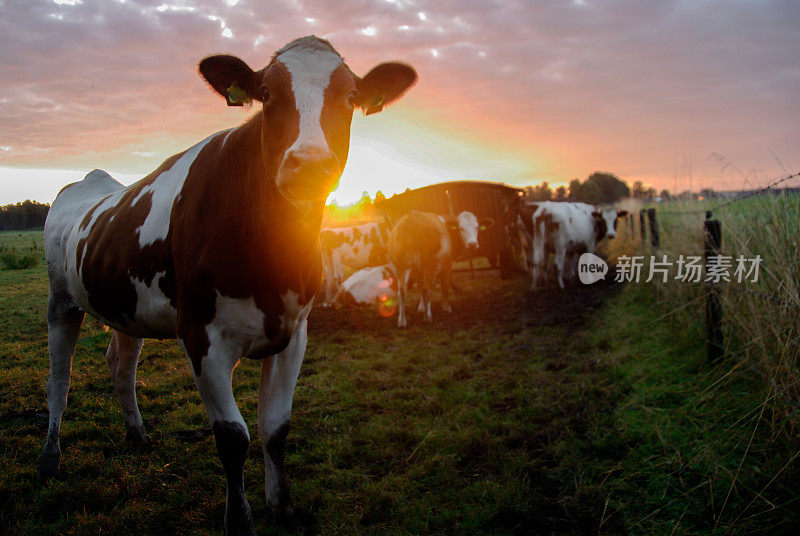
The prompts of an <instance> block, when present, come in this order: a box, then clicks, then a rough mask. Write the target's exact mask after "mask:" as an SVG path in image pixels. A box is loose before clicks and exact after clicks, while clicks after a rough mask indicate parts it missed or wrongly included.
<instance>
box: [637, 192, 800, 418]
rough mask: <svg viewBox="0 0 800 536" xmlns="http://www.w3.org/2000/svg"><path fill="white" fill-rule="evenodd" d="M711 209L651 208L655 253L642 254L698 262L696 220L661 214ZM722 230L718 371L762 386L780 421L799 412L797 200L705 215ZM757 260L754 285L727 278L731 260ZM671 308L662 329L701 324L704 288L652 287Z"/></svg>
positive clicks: (756, 202) (740, 205)
mask: <svg viewBox="0 0 800 536" xmlns="http://www.w3.org/2000/svg"><path fill="white" fill-rule="evenodd" d="M714 204H715V203H714V202H713V201H706V202H694V203H682V204H669V205H666V206H664V205H662V206H660V207H658V210H659V214H660V216H659V219H660V222H659V223H660V230H661V248H660V249H659V251H658V252H655V251H646V252H645V254H654V255H657V256H659V258H660V256H661V255H664V254H666V255H667V256H668V260H670V261H675V260H676V259H677V258H678V256H679V255H684V256H688V255H702V254H703V248H704V231H703V219H704V217H705V214H704V213H703V212H699V213H695V214H669V213H668V212H669V211H679V210H698V209H706V208H713V206H714ZM712 217H713V219H718V220H719V221H720V223H721V227H722V250H721V255H723V256H729V257H731V261H732V268H731V270H730V276H731V277H730V281H729V282H723V284H722V285H720V286H718V289H719V291H720V296H721V302H722V307H723V333H724V342H723V346H724V349H725V355H726V357H725V363H726V365H725V366H728V367H730V368H731V369H735V368H742V369H746V370H747V371H748V372H749V373H751V374H753V373H754V374H756V375H759V376H762V377H763V379H764V380H765V381H766V382H767V385H768V390H769V393H770V394H769V402H770V405H771V406H772V407H780V408H782V409H783V410H784V414H785V415H792V414H794V413H795V412H800V405H799V404H800V403H799V402H796V401H800V369H799V368H798V365H799V364H800V363H798V357H800V344H798V341H800V333H799V331H800V326H799V325H798V318H799V317H800V288H799V287H798V284H799V283H800V258H799V257H798V240H800V196H798V195H793V194H785V193H780V194H772V195H761V196H757V197H752V198H749V199H746V200H742V201H740V202H736V203H732V204H730V205H727V206H725V207H723V208H721V209H720V210H719V211H716V212H714V213H713V216H712ZM740 256H741V257H744V258H745V259H752V258H755V257H756V256H760V257H761V259H762V260H761V264H760V269H759V274H758V279H757V281H753V276H752V275H751V276H750V277H747V278H743V280H742V281H741V282H739V281H737V278H736V277H735V276H734V270H735V268H736V266H737V259H738V258H739V257H740ZM652 284H653V286H654V288H655V289H656V290H655V291H656V292H658V293H659V295H660V297H661V299H663V300H666V301H668V302H669V303H670V305H671V306H672V309H671V310H672V313H671V314H670V315H669V316H670V318H669V320H670V321H673V322H677V323H682V322H690V323H695V324H702V323H703V322H704V321H705V318H704V312H705V309H704V305H705V297H706V293H707V290H708V289H707V286H706V285H705V284H704V283H686V282H682V281H676V280H675V279H674V273H672V274H671V276H670V277H669V279H668V281H667V282H666V283H662V282H660V281H655V280H654V281H653V282H652Z"/></svg>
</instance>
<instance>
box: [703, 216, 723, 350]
mask: <svg viewBox="0 0 800 536" xmlns="http://www.w3.org/2000/svg"><path fill="white" fill-rule="evenodd" d="M706 217H707V218H709V217H711V212H707V213H706ZM704 229H705V237H706V248H705V249H706V251H705V263H706V271H707V270H708V262H709V257H712V256H715V255H719V253H720V248H721V247H722V227H721V226H720V223H719V220H711V219H707V220H706V221H705V222H704ZM707 290H708V297H707V299H706V339H707V342H708V346H707V348H706V349H707V352H708V353H707V357H708V362H709V363H710V364H712V365H714V364H716V362H717V361H718V360H719V358H720V357H722V355H723V349H722V342H723V339H722V338H723V334H722V304H721V303H720V299H719V288H718V287H717V285H715V284H714V283H713V282H709V283H708V289H707Z"/></svg>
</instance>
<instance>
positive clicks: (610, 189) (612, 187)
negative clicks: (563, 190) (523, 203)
mask: <svg viewBox="0 0 800 536" xmlns="http://www.w3.org/2000/svg"><path fill="white" fill-rule="evenodd" d="M571 184H572V183H570V185H571ZM571 193H572V189H571V187H570V194H571ZM628 196H630V188H628V185H627V184H625V182H624V181H623V180H621V179H620V178H619V177H617V176H616V175H614V174H613V173H604V172H601V171H595V172H594V173H592V174H591V175H589V177H588V178H587V179H586V181H585V182H584V183H583V184H581V187H580V194H579V196H578V198H577V200H578V201H584V202H586V203H593V204H600V203H609V204H610V203H616V202H617V201H619V200H620V199H624V198H626V197H628Z"/></svg>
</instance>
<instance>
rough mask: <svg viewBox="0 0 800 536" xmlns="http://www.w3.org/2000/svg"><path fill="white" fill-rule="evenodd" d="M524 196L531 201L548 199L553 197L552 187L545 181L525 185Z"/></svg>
mask: <svg viewBox="0 0 800 536" xmlns="http://www.w3.org/2000/svg"><path fill="white" fill-rule="evenodd" d="M525 197H526V198H528V199H529V200H531V201H550V200H551V199H553V189H552V188H550V185H549V184H548V183H547V181H544V182H543V183H542V184H539V185H538V186H526V187H525Z"/></svg>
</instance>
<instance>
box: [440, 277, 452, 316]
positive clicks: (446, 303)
mask: <svg viewBox="0 0 800 536" xmlns="http://www.w3.org/2000/svg"><path fill="white" fill-rule="evenodd" d="M440 282H441V284H442V310H444V312H445V313H452V312H453V307H452V306H451V305H450V268H449V267H447V266H444V267H442V275H441V277H440Z"/></svg>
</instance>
